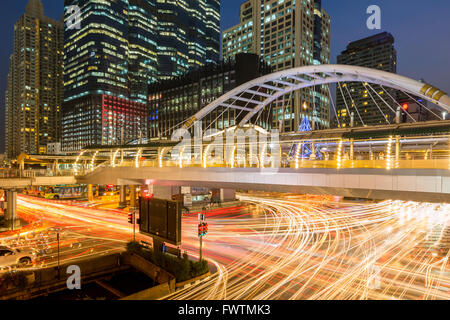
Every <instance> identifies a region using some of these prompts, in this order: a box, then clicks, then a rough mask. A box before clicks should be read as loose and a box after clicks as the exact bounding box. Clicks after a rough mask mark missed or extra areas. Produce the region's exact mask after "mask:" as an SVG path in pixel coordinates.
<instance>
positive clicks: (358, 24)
mask: <svg viewBox="0 0 450 320" xmlns="http://www.w3.org/2000/svg"><path fill="white" fill-rule="evenodd" d="M243 1H244V0H222V30H223V29H226V28H229V27H231V26H233V25H234V24H236V23H238V22H239V6H240V4H241V3H242V2H243ZM27 2H28V0H2V1H1V2H0V3H1V4H0V8H1V10H0V21H1V28H0V39H1V42H2V46H3V49H2V50H1V51H0V126H1V127H0V128H1V130H0V153H1V152H3V150H4V141H3V140H4V134H3V131H4V104H5V103H4V101H5V90H6V84H7V74H8V68H9V66H8V65H9V61H8V59H9V58H8V57H9V55H10V54H11V53H12V48H13V26H14V23H15V22H16V21H17V19H18V18H19V17H20V16H21V15H22V14H23V12H24V10H25V6H26V4H27ZM42 2H43V4H44V8H45V13H46V15H47V16H50V17H52V18H55V19H60V18H61V15H62V13H63V0H42ZM322 3H323V7H324V8H325V10H327V12H328V13H329V14H330V16H331V21H332V23H331V28H332V30H331V62H332V63H335V62H336V56H337V55H338V54H339V53H340V52H341V51H342V50H344V49H345V47H346V45H347V44H348V42H350V41H354V40H358V39H360V38H363V37H367V36H371V35H373V34H376V33H378V32H382V31H387V32H390V33H392V35H393V36H394V37H395V40H396V44H395V47H396V49H397V51H398V70H397V72H398V73H399V74H401V75H405V76H408V77H411V78H413V79H425V80H426V81H427V82H428V83H431V84H433V85H435V86H437V87H439V88H441V89H442V90H444V91H446V92H450V67H449V60H450V59H449V57H450V54H449V53H450V19H449V18H448V14H449V13H450V1H448V0H429V1H423V0H395V1H392V0H383V1H381V0H377V1H375V0H322ZM372 4H376V5H379V6H380V7H381V10H382V30H368V29H367V27H366V20H367V17H368V15H367V14H366V9H367V7H368V6H369V5H372Z"/></svg>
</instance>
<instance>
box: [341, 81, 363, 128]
mask: <svg viewBox="0 0 450 320" xmlns="http://www.w3.org/2000/svg"><path fill="white" fill-rule="evenodd" d="M345 89H347V93H348V95H349V96H350V100H351V101H352V105H353V106H354V107H355V110H356V113H358V117H359V120H361V123H362V125H363V126H365V123H364V120H363V119H362V117H361V114H360V113H359V110H358V108H357V106H356V103H355V101H354V100H353V97H352V95H351V93H350V90H348V86H345Z"/></svg>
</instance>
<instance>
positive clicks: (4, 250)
mask: <svg viewBox="0 0 450 320" xmlns="http://www.w3.org/2000/svg"><path fill="white" fill-rule="evenodd" d="M34 258H35V253H34V252H31V251H25V250H21V249H12V248H9V247H0V268H4V267H12V266H17V265H18V266H29V265H31V264H32V263H33V261H34Z"/></svg>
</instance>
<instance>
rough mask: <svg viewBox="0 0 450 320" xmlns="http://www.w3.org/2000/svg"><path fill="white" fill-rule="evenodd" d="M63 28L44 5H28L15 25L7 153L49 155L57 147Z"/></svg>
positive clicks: (35, 1)
mask: <svg viewBox="0 0 450 320" xmlns="http://www.w3.org/2000/svg"><path fill="white" fill-rule="evenodd" d="M62 60H63V23H62V22H61V21H56V20H54V19H51V18H49V17H46V16H45V14H44V7H43V5H42V3H41V1H40V0H30V1H29V2H28V4H27V6H26V8H25V14H24V15H23V16H21V17H20V18H19V20H18V21H17V22H16V23H15V25H14V52H13V54H12V55H11V56H10V68H9V74H8V88H7V92H6V150H7V155H8V157H9V158H13V157H16V156H17V155H19V154H20V153H27V154H45V153H47V144H49V143H54V142H58V141H59V137H60V108H61V104H62V89H63V69H62Z"/></svg>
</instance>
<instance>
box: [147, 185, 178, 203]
mask: <svg viewBox="0 0 450 320" xmlns="http://www.w3.org/2000/svg"><path fill="white" fill-rule="evenodd" d="M179 194H181V187H172V186H156V185H154V186H153V195H154V196H155V198H157V199H164V200H172V196H174V195H179Z"/></svg>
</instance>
